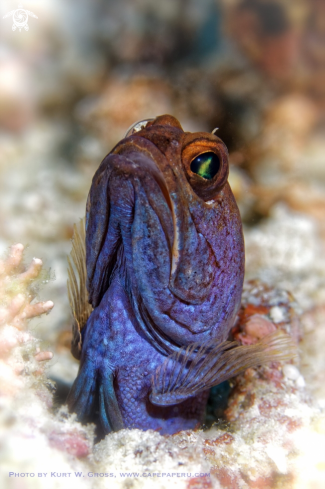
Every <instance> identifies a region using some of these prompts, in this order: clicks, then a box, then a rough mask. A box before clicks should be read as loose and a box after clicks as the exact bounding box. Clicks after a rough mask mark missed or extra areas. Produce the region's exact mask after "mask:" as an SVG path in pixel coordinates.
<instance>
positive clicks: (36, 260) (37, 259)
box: [33, 258, 43, 265]
mask: <svg viewBox="0 0 325 489" xmlns="http://www.w3.org/2000/svg"><path fill="white" fill-rule="evenodd" d="M33 262H34V264H35V265H43V262H42V260H40V258H33Z"/></svg>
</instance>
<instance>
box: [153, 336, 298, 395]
mask: <svg viewBox="0 0 325 489" xmlns="http://www.w3.org/2000/svg"><path fill="white" fill-rule="evenodd" d="M295 356H296V345H295V344H294V343H293V340H292V339H291V337H290V336H289V335H287V334H286V333H284V332H283V331H279V330H278V331H275V332H274V333H272V334H270V335H268V336H265V337H264V338H262V339H261V340H260V341H259V342H257V343H256V344H254V345H238V344H237V343H236V342H231V341H225V342H223V343H220V344H218V345H215V344H214V342H213V341H209V342H207V343H205V344H203V345H199V344H198V343H193V344H191V345H189V346H187V347H183V348H180V350H179V351H178V352H177V353H173V354H172V355H170V356H169V357H168V358H167V359H166V360H165V362H164V363H163V364H162V365H161V366H159V367H158V368H157V370H156V372H155V374H154V375H153V377H152V392H151V394H150V400H151V402H152V403H153V404H156V405H170V404H178V403H180V402H182V401H184V400H185V399H187V398H188V397H192V396H195V395H197V394H199V393H200V392H203V391H205V390H207V389H210V388H211V387H213V386H214V385H218V384H220V383H221V382H223V381H225V380H228V379H230V378H231V377H234V376H236V375H238V374H239V373H240V372H242V371H244V370H246V369H247V368H249V367H257V366H258V365H265V364H267V363H270V362H276V361H287V360H292V359H293V358H295ZM166 377H167V379H169V380H168V381H167V385H166Z"/></svg>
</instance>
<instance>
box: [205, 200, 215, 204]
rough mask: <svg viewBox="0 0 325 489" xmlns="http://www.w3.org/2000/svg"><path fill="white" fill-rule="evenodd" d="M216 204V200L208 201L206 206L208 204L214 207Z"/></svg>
mask: <svg viewBox="0 0 325 489" xmlns="http://www.w3.org/2000/svg"><path fill="white" fill-rule="evenodd" d="M214 203H215V201H214V200H207V201H206V204H208V205H213V204H214Z"/></svg>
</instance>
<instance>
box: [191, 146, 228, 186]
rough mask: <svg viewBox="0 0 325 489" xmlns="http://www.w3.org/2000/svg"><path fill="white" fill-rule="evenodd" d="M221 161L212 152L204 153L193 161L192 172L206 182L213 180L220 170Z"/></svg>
mask: <svg viewBox="0 0 325 489" xmlns="http://www.w3.org/2000/svg"><path fill="white" fill-rule="evenodd" d="M220 166H221V164H220V159H219V157H218V155H217V154H216V153H214V152H212V151H208V152H207V153H202V154H200V155H199V156H197V157H196V158H194V160H192V161H191V165H190V168H191V171H192V172H193V173H196V175H199V176H200V177H202V178H205V179H206V180H212V179H213V177H214V176H215V175H216V174H217V173H218V171H219V170H220Z"/></svg>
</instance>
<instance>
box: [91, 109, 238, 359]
mask: <svg viewBox="0 0 325 489" xmlns="http://www.w3.org/2000/svg"><path fill="white" fill-rule="evenodd" d="M138 127H139V130H137V131H136V132H135V131H133V130H132V129H131V131H129V133H128V135H127V137H126V138H125V139H123V140H122V141H120V142H119V143H118V144H117V146H115V148H114V149H113V150H112V152H111V153H110V154H109V155H107V157H106V158H105V159H104V160H103V162H102V164H101V166H100V167H99V169H98V171H97V172H96V174H95V176H94V179H93V183H92V188H91V190H90V194H89V198H88V204H87V231H86V245H87V246H86V248H87V274H88V290H89V296H90V301H91V303H92V304H93V306H94V307H96V306H97V305H98V304H99V303H100V300H101V298H102V297H103V294H104V293H105V291H106V290H107V288H108V286H109V283H110V280H111V276H112V273H113V271H114V270H116V269H117V267H119V270H120V272H119V273H121V274H124V275H125V277H126V280H125V289H126V290H127V293H128V294H129V297H130V301H131V304H132V307H133V309H134V312H135V315H136V317H137V319H138V321H139V323H140V324H142V328H143V330H144V331H145V332H146V334H147V336H148V337H149V339H150V341H152V342H153V343H154V345H155V346H157V348H158V349H161V350H164V351H165V352H167V353H170V351H172V350H173V349H175V348H177V347H179V346H180V345H186V344H189V343H191V342H193V341H201V340H206V339H208V338H211V337H213V338H220V341H222V340H223V339H225V338H226V336H227V335H228V332H229V329H230V328H231V326H232V325H233V322H234V318H235V316H236V313H237V310H238V308H239V305H240V297H241V290H242V283H243V274H244V243H243V235H242V226H241V220H240V215H239V211H238V208H237V205H236V202H235V199H234V197H233V194H232V192H231V189H230V186H229V183H228V173H229V163H228V151H227V148H226V146H225V144H224V143H223V142H222V141H221V139H220V138H218V137H217V136H216V135H214V134H210V133H205V132H197V133H189V132H185V131H183V129H182V127H181V125H180V123H179V122H178V120H177V119H175V118H174V117H172V116H170V115H162V116H159V117H157V118H156V119H153V120H150V121H148V122H147V123H146V124H142V125H141V124H140V125H139V124H138ZM119 262H123V267H122V266H121V265H119ZM122 269H123V270H122Z"/></svg>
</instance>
